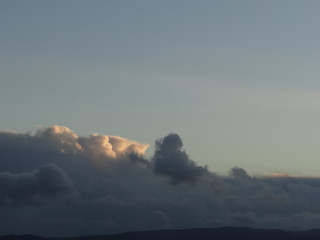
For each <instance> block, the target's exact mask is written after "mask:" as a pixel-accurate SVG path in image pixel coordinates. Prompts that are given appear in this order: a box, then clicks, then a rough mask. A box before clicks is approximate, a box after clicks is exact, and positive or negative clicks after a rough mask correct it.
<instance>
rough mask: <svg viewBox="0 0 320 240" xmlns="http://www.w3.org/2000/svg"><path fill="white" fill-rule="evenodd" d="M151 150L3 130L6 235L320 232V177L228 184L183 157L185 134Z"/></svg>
mask: <svg viewBox="0 0 320 240" xmlns="http://www.w3.org/2000/svg"><path fill="white" fill-rule="evenodd" d="M147 147H148V145H147V144H141V143H138V142H136V141H133V140H128V139H125V138H122V137H117V136H106V135H98V134H93V135H91V136H89V137H79V136H78V135H77V134H76V133H74V132H73V131H72V130H70V129H69V128H67V127H63V126H53V127H48V128H43V129H40V130H39V131H38V132H37V133H36V134H34V135H30V134H21V133H10V132H0V216H1V217H0V226H1V227H0V234H12V233H14V234H24V233H32V234H39V235H43V236H70V235H80V234H81V235H90V234H105V233H115V232H122V231H135V230H146V229H162V228H191V227H192V228H194V227H220V226H242V227H243V226H247V227H258V228H281V229H288V230H306V229H311V228H320V204H319V201H318V199H320V179H318V178H302V177H289V176H269V177H268V176H264V177H252V176H250V175H248V174H247V172H246V171H245V170H244V169H242V168H239V167H235V168H233V169H231V170H230V173H229V175H228V176H220V175H217V174H215V173H214V172H211V171H209V170H208V168H207V167H206V166H199V165H198V164H197V163H196V161H194V160H192V159H190V157H189V156H188V155H187V153H186V152H185V151H184V150H183V143H182V140H181V138H180V136H179V135H177V134H169V135H168V136H165V137H164V138H161V139H158V140H157V141H156V143H155V152H154V155H153V156H152V157H151V159H147V158H146V157H145V156H144V152H145V150H146V149H147Z"/></svg>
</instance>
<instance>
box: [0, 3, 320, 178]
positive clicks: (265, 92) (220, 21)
mask: <svg viewBox="0 0 320 240" xmlns="http://www.w3.org/2000/svg"><path fill="white" fill-rule="evenodd" d="M319 10H320V2H319V1H78V0H77V1H72V0H70V1H11V0H10V1H1V3H0V31H1V38H0V52H1V54H0V84H1V87H0V111H1V126H0V128H1V129H10V130H14V131H18V132H28V131H35V129H36V127H37V126H40V125H42V126H50V125H53V124H58V125H64V126H67V127H69V128H71V129H73V130H74V131H75V132H76V133H77V134H79V135H89V134H91V133H94V132H98V133H99V134H108V135H118V136H123V137H126V138H129V139H134V140H136V141H139V142H144V143H149V144H150V145H153V143H154V140H155V139H157V138H159V137H162V136H165V135H166V134H168V133H170V132H176V133H178V134H179V135H180V136H181V138H182V140H183V142H184V146H185V150H186V151H187V153H188V154H189V155H190V157H191V158H192V159H193V160H195V161H196V162H197V163H198V164H200V165H208V166H209V168H210V170H212V171H215V172H219V173H226V172H228V171H229V169H230V168H231V167H233V166H239V167H243V168H245V169H246V170H247V171H248V172H249V173H251V174H263V173H267V172H277V171H280V172H286V173H291V174H298V175H308V176H309V175H317V176H318V175H319V170H318V167H319V166H320V164H319V156H320V150H319V147H318V145H319V142H320V137H319V136H320V130H319V120H320V114H319V110H320V82H319V80H318V78H319V75H320V70H319V67H318V66H319V60H320V54H319V53H320V52H319V51H320V47H319V40H320V34H319V31H318V25H319V22H320V16H319ZM151 152H152V148H151V150H150V153H151ZM147 153H148V152H147Z"/></svg>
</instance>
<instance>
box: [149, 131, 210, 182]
mask: <svg viewBox="0 0 320 240" xmlns="http://www.w3.org/2000/svg"><path fill="white" fill-rule="evenodd" d="M182 146H183V143H182V140H181V138H180V136H179V135H178V134H169V135H168V136H166V137H164V138H163V139H159V140H158V141H156V151H155V154H154V157H153V159H152V161H153V165H154V171H155V172H156V173H159V174H162V175H166V176H168V177H170V179H171V182H172V183H174V184H176V183H180V182H196V181H197V180H198V178H199V177H201V176H203V175H204V174H207V173H208V170H207V168H206V167H202V166H197V164H196V163H195V162H194V161H192V160H191V159H190V158H189V156H188V155H187V154H186V152H185V151H183V150H182Z"/></svg>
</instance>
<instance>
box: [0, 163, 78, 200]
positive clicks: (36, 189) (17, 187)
mask: <svg viewBox="0 0 320 240" xmlns="http://www.w3.org/2000/svg"><path fill="white" fill-rule="evenodd" d="M74 193H75V191H74V189H73V186H72V182H71V180H70V179H69V178H68V176H67V175H66V174H65V172H64V171H63V170H62V169H60V168H58V167H57V166H56V165H55V164H53V163H52V164H47V165H43V166H41V167H40V168H39V169H37V170H34V171H32V172H21V173H15V174H14V173H9V172H1V173H0V206H20V205H33V204H45V203H46V202H53V201H57V200H59V199H60V198H62V199H65V198H66V197H70V196H72V195H74Z"/></svg>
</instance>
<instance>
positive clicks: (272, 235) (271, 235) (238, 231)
mask: <svg viewBox="0 0 320 240" xmlns="http://www.w3.org/2000/svg"><path fill="white" fill-rule="evenodd" d="M128 239H130V240H180V239H183V240H194V239H201V240H209V239H210V240H229V239H241V240H242V239H246V240H271V239H272V240H315V239H318V240H319V239H320V230H310V231H304V232H290V231H282V230H267V229H252V228H234V227H223V228H212V229H210V228H203V229H201V228H198V229H182V230H154V231H141V232H127V233H119V234H114V235H101V236H80V237H64V238H42V237H38V236H32V235H20V236H16V235H7V236H0V240H128Z"/></svg>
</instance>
